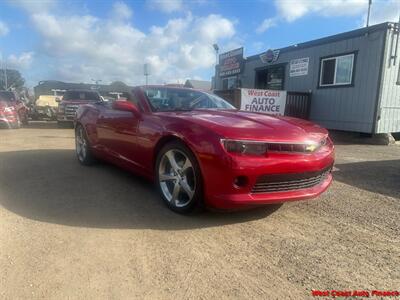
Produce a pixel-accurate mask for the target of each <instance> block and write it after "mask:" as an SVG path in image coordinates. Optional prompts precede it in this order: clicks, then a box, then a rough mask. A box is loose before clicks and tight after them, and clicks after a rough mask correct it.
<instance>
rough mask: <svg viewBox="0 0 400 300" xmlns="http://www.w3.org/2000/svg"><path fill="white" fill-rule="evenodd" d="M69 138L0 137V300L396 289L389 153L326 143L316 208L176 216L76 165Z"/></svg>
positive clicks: (398, 174) (397, 244)
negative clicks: (327, 162)
mask: <svg viewBox="0 0 400 300" xmlns="http://www.w3.org/2000/svg"><path fill="white" fill-rule="evenodd" d="M73 146H74V140H73V132H72V130H71V129H57V128H56V127H55V126H54V125H51V124H50V125H44V124H40V123H36V124H34V125H32V126H31V127H30V128H25V129H20V130H2V131H0V298H3V299H4V298H5V299H16V298H52V299H65V298H71V299H76V298H94V299H95V298H109V299H128V298H129V299H132V298H148V299H154V298H167V299H173V298H174V299H181V298H183V299H188V298H201V299H220V298H241V299H245V298H246V299H250V298H268V299H282V298H293V299H299V298H311V289H321V290H325V289H337V290H338V289H346V290H349V289H351V290H353V289H367V290H372V289H381V290H388V289H389V290H400V147H399V146H368V145H354V144H340V143H338V145H337V164H336V167H337V171H336V172H335V182H334V184H333V185H332V187H331V188H330V190H329V191H328V192H327V193H325V194H324V195H323V196H321V197H320V198H319V199H317V200H313V201H307V202H296V203H288V204H284V205H282V206H281V207H279V208H277V209H276V208H275V207H268V208H262V209H257V210H252V211H246V212H239V213H229V214H228V213H225V214H221V213H210V212H207V213H204V214H201V215H197V216H190V217H185V216H180V215H177V214H174V213H172V212H170V211H169V210H168V209H167V208H165V207H164V205H163V204H162V202H161V200H160V199H159V197H158V195H157V193H156V192H155V189H154V188H153V186H152V185H151V184H150V183H148V182H146V181H144V180H142V179H140V178H138V177H136V176H134V175H131V174H128V173H126V172H124V171H120V170H119V169H117V168H114V167H113V166H110V165H107V164H97V165H96V166H93V167H89V168H88V167H82V166H80V165H79V164H78V162H77V161H76V159H75V156H74V151H73Z"/></svg>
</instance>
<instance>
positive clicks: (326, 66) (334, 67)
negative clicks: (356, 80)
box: [319, 53, 354, 87]
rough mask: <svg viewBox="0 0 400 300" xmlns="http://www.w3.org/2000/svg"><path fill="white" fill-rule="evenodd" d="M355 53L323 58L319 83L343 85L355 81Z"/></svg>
mask: <svg viewBox="0 0 400 300" xmlns="http://www.w3.org/2000/svg"><path fill="white" fill-rule="evenodd" d="M353 68H354V53H352V54H347V55H341V56H335V57H328V58H323V59H321V70H320V79H319V85H320V86H322V87H324V86H343V85H350V84H352V81H353Z"/></svg>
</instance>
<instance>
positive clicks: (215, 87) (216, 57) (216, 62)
mask: <svg viewBox="0 0 400 300" xmlns="http://www.w3.org/2000/svg"><path fill="white" fill-rule="evenodd" d="M213 47H214V50H215V76H214V89H217V65H218V51H219V47H218V44H213Z"/></svg>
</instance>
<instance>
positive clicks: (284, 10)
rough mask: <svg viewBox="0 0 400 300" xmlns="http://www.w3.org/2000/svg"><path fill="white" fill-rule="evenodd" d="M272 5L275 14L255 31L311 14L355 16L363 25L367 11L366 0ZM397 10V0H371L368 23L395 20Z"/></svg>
mask: <svg viewBox="0 0 400 300" xmlns="http://www.w3.org/2000/svg"><path fill="white" fill-rule="evenodd" d="M274 5H275V8H276V10H277V15H276V16H275V17H272V18H267V19H265V20H264V21H263V22H262V23H261V24H260V25H259V26H258V27H257V29H256V32H257V33H263V32H265V31H266V30H268V29H269V28H271V27H273V26H276V25H277V23H278V22H289V23H291V22H294V21H296V20H298V19H300V18H302V17H305V16H307V15H311V14H314V15H319V16H324V17H338V16H347V17H354V16H356V17H359V18H360V19H359V20H360V22H359V23H360V24H362V25H361V26H364V25H365V22H366V15H367V11H368V1H367V0H275V1H274ZM399 11H400V1H399V0H385V1H372V6H371V20H370V24H377V23H382V22H387V21H392V22H396V21H397V20H398V17H399Z"/></svg>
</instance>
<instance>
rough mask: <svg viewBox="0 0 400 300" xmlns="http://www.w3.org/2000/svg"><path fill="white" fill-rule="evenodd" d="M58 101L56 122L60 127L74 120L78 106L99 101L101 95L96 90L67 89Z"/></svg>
mask: <svg viewBox="0 0 400 300" xmlns="http://www.w3.org/2000/svg"><path fill="white" fill-rule="evenodd" d="M58 101H59V105H58V111H57V123H58V125H59V126H60V127H63V126H64V125H67V124H70V125H72V124H73V122H74V118H75V114H76V111H77V110H78V108H79V106H81V105H84V104H88V103H95V102H100V101H102V100H101V96H100V95H99V93H98V92H96V91H91V90H69V91H66V92H65V94H64V96H63V97H62V99H61V100H58Z"/></svg>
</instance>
